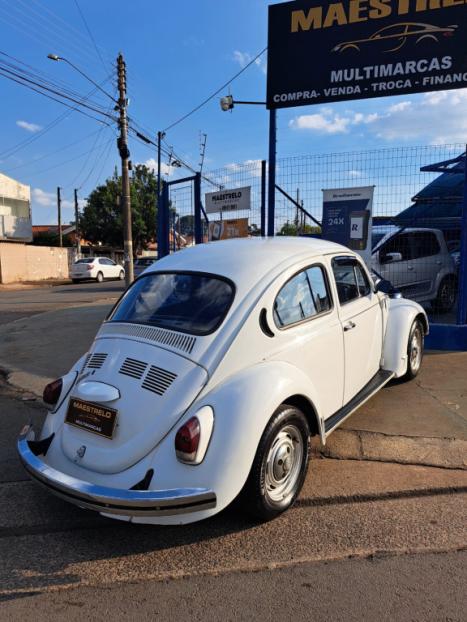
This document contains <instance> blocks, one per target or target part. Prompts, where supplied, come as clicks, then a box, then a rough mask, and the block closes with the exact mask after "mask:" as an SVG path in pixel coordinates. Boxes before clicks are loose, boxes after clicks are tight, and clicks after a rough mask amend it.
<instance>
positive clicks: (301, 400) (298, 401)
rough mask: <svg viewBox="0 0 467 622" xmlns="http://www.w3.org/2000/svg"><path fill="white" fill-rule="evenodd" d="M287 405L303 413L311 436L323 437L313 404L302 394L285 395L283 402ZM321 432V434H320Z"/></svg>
mask: <svg viewBox="0 0 467 622" xmlns="http://www.w3.org/2000/svg"><path fill="white" fill-rule="evenodd" d="M282 403H283V404H287V405H288V406H295V408H298V409H299V410H301V411H302V413H303V414H304V415H305V417H306V419H307V421H308V425H309V427H310V432H311V435H312V436H318V435H319V436H320V437H321V438H323V435H324V431H323V430H322V429H321V421H320V419H319V417H318V413H317V411H316V408H315V406H314V404H313V403H312V402H311V401H310V400H309V399H308V398H307V397H305V396H304V395H300V394H295V395H291V396H290V397H287V398H286V399H285V400H284V401H283V402H282ZM322 432H323V434H322Z"/></svg>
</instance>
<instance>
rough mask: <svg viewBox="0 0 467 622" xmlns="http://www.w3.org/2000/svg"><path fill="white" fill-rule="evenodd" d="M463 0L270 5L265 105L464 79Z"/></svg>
mask: <svg viewBox="0 0 467 622" xmlns="http://www.w3.org/2000/svg"><path fill="white" fill-rule="evenodd" d="M466 41H467V6H466V0H340V1H336V2H327V1H326V0H295V1H294V2H285V3H282V4H273V5H270V6H269V41H268V87H267V106H268V108H286V107H289V106H304V105H309V104H323V103H328V102H335V101H344V100H350V99H364V98H369V97H385V96H388V95H403V94H407V93H419V92H424V91H437V90H441V89H457V88H463V87H466V86H467V46H466V44H465V42H466Z"/></svg>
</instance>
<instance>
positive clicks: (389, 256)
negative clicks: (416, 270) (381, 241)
mask: <svg viewBox="0 0 467 622" xmlns="http://www.w3.org/2000/svg"><path fill="white" fill-rule="evenodd" d="M395 261H402V253H386V254H385V255H380V263H394V262H395Z"/></svg>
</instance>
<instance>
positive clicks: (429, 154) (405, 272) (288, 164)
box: [170, 144, 465, 323]
mask: <svg viewBox="0 0 467 622" xmlns="http://www.w3.org/2000/svg"><path fill="white" fill-rule="evenodd" d="M464 167H465V145H464V144H449V145H431V146H424V147H397V148H392V149H377V150H369V151H354V152H349V153H335V154H324V155H309V156H297V157H289V158H280V159H278V161H277V172H276V183H277V185H278V186H279V187H280V189H281V190H283V191H285V193H286V194H287V195H289V198H287V197H286V196H285V195H284V193H283V192H281V191H280V190H278V191H277V192H276V212H275V232H276V235H314V236H319V235H320V234H321V230H320V227H319V226H318V225H317V223H316V221H318V222H321V220H322V215H323V192H322V191H323V190H324V189H343V188H352V187H361V186H374V200H373V239H372V243H373V250H374V251H375V249H376V252H373V255H372V260H371V263H372V268H373V269H375V270H376V271H377V272H378V273H379V274H381V275H382V276H383V277H385V278H387V279H388V280H390V281H391V282H392V283H393V285H394V286H395V287H396V288H398V289H400V290H401V291H402V293H403V294H404V296H406V297H408V298H413V299H414V300H417V301H419V302H420V303H421V304H423V306H424V307H425V308H426V309H427V311H428V313H429V314H430V317H431V319H432V320H434V321H438V322H443V323H455V321H456V312H457V298H458V296H457V293H458V271H459V261H460V232H461V218H462V204H463V189H464V183H465V174H464ZM245 186H249V187H250V188H251V209H250V210H243V211H236V212H235V213H234V214H231V213H224V214H208V215H207V217H205V215H203V223H204V227H203V231H204V239H206V240H207V239H208V226H207V221H208V220H209V222H211V223H212V222H214V221H216V222H220V221H222V220H224V221H225V220H227V219H229V218H231V219H235V220H238V219H248V225H249V233H250V235H258V234H260V231H261V224H262V218H261V206H262V202H265V200H266V197H265V196H264V193H262V187H263V186H262V166H261V161H259V160H255V161H247V162H244V163H242V164H234V163H233V164H229V165H227V166H225V167H224V168H222V169H217V170H213V171H209V172H207V173H205V174H203V177H202V193H201V194H202V201H203V203H204V196H205V193H207V192H213V191H217V190H222V189H229V190H230V189H235V188H241V187H245ZM170 202H171V208H172V234H171V245H172V247H173V249H176V248H178V247H180V245H186V244H191V243H192V241H193V235H194V200H193V188H192V184H190V183H189V184H182V185H180V186H174V187H173V188H172V189H171V193H170ZM301 207H303V209H301ZM307 213H308V214H309V215H311V216H312V217H313V219H314V220H312V219H311V218H310V217H309V216H308V215H307ZM263 225H264V222H263ZM211 233H212V231H211ZM179 242H180V243H179Z"/></svg>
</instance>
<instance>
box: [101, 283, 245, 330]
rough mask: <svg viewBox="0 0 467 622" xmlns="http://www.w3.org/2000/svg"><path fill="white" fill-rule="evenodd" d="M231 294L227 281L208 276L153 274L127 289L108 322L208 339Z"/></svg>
mask: <svg viewBox="0 0 467 622" xmlns="http://www.w3.org/2000/svg"><path fill="white" fill-rule="evenodd" d="M234 293H235V292H234V286H233V284H232V283H231V282H230V281H227V280H226V279H223V278H221V277H216V276H213V275H210V274H194V273H188V272H187V273H182V272H172V273H163V272H153V273H151V274H148V275H143V276H142V277H141V278H140V279H139V280H138V281H136V282H135V283H134V285H133V286H132V287H130V289H129V290H128V291H127V292H126V294H125V295H124V296H123V298H122V300H121V301H120V303H119V304H118V305H117V307H116V308H115V309H114V311H113V312H112V314H111V316H110V318H109V320H110V321H112V322H134V323H136V324H150V325H152V326H158V327H160V328H168V329H171V330H178V331H181V332H185V333H191V334H193V335H208V334H209V333H212V332H214V331H215V330H216V329H217V328H218V327H219V326H220V325H221V323H222V321H223V319H224V317H225V316H226V315H227V311H228V310H229V308H230V305H231V304H232V301H233V297H234Z"/></svg>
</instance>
